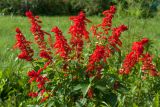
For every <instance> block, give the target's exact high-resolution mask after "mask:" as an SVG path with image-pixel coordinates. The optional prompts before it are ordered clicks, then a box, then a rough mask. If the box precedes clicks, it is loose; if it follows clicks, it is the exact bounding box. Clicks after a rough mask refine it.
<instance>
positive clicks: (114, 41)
mask: <svg viewBox="0 0 160 107" xmlns="http://www.w3.org/2000/svg"><path fill="white" fill-rule="evenodd" d="M127 29H128V28H127V26H125V25H121V26H119V27H116V28H113V29H112V36H110V37H108V42H109V45H110V46H112V47H114V48H115V49H116V50H117V51H120V49H119V48H118V47H117V45H118V46H120V47H121V46H122V42H121V40H120V39H119V37H120V35H121V33H122V32H124V31H125V30H127Z"/></svg>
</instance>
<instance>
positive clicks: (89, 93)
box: [87, 88, 93, 99]
mask: <svg viewBox="0 0 160 107" xmlns="http://www.w3.org/2000/svg"><path fill="white" fill-rule="evenodd" d="M87 95H88V97H89V98H90V99H91V98H93V90H92V88H89V89H88V92H87Z"/></svg>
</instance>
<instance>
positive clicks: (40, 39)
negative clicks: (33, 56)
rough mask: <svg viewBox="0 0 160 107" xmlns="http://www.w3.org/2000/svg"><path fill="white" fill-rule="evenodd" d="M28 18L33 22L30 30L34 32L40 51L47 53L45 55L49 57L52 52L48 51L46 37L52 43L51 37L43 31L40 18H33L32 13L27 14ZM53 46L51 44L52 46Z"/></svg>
mask: <svg viewBox="0 0 160 107" xmlns="http://www.w3.org/2000/svg"><path fill="white" fill-rule="evenodd" d="M26 16H27V17H28V18H29V19H30V21H31V25H32V26H31V28H30V31H31V32H32V34H33V35H34V39H35V41H36V43H37V44H38V46H39V48H40V51H41V52H42V53H44V52H45V54H48V55H47V56H50V52H48V51H46V50H48V49H47V47H46V42H45V39H44V35H45V34H46V35H48V40H49V43H50V42H51V35H50V34H49V33H47V32H45V31H44V30H42V29H41V26H40V23H42V22H41V20H40V19H39V17H38V16H33V14H32V12H31V11H28V12H26ZM50 45H51V44H50ZM42 53H40V55H41V54H42ZM50 59H51V56H50Z"/></svg>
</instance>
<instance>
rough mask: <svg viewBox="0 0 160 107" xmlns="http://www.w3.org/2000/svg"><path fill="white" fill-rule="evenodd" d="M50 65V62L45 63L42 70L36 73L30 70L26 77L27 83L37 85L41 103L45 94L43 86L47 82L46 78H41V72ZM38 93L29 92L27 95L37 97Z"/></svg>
mask: <svg viewBox="0 0 160 107" xmlns="http://www.w3.org/2000/svg"><path fill="white" fill-rule="evenodd" d="M49 64H50V62H47V63H46V64H45V65H44V67H43V68H41V69H39V70H38V71H35V70H32V71H29V72H28V76H29V77H30V80H29V83H32V82H36V83H37V88H38V89H39V91H40V93H41V96H42V99H41V102H43V101H44V99H45V98H46V96H45V95H43V94H44V92H47V90H46V88H45V84H46V82H47V81H49V79H48V78H47V77H46V76H43V75H42V74H41V72H42V71H43V70H44V69H46V68H47V66H48V65H49ZM38 94H39V93H38V91H37V92H30V93H29V94H28V96H30V97H37V96H38ZM47 97H48V96H47Z"/></svg>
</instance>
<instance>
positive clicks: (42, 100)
mask: <svg viewBox="0 0 160 107" xmlns="http://www.w3.org/2000/svg"><path fill="white" fill-rule="evenodd" d="M48 98H49V97H48V96H47V97H44V98H42V99H41V101H40V103H43V102H45V101H46V100H47V99H48Z"/></svg>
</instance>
